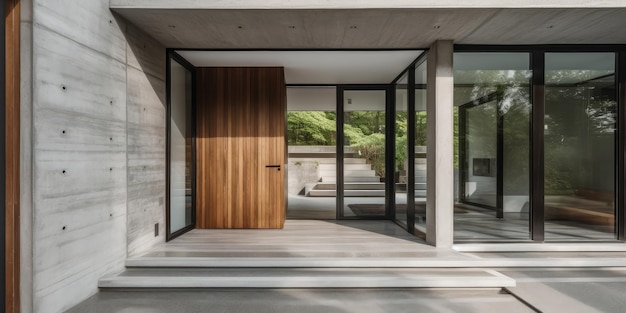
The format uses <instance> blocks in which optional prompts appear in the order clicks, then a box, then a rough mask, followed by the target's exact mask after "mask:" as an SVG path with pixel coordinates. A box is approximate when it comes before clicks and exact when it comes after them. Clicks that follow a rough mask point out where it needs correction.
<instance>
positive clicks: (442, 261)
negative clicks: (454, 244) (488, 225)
mask: <svg viewBox="0 0 626 313" xmlns="http://www.w3.org/2000/svg"><path fill="white" fill-rule="evenodd" d="M241 253H242V254H243V255H245V256H242V257H238V256H232V255H234V254H233V253H232V252H230V255H231V256H229V255H224V254H223V253H218V254H215V253H208V252H197V253H193V254H190V253H189V252H178V253H177V252H168V256H149V257H137V258H128V259H126V267H127V268H264V269H270V268H307V267H311V268H430V269H433V268H466V269H470V268H472V269H489V268H515V267H543V268H553V267H559V268H564V267H565V268H577V267H580V268H583V267H620V268H623V267H626V258H623V257H602V258H601V257H541V256H538V257H517V258H516V257H492V258H490V257H469V256H460V257H459V256H444V257H419V256H411V257H391V256H388V255H386V254H385V255H382V254H381V255H371V254H367V253H365V252H363V253H359V254H358V255H354V254H350V253H342V252H332V251H330V252H320V251H315V252H309V253H308V254H307V253H297V255H299V256H298V257H293V256H292V255H293V254H294V253H287V254H289V256H285V254H286V252H285V251H276V252H266V251H263V252H262V253H260V254H259V255H260V256H254V255H255V253H254V252H250V251H242V252H241ZM383 254H384V253H383ZM190 255H192V256H190ZM212 255H215V256H212Z"/></svg>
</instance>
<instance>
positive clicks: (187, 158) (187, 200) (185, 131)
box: [169, 60, 193, 234]
mask: <svg viewBox="0 0 626 313" xmlns="http://www.w3.org/2000/svg"><path fill="white" fill-rule="evenodd" d="M170 64H171V65H170V91H171V92H170V190H169V192H170V220H169V223H170V234H171V233H174V232H176V231H178V230H180V229H182V228H184V227H185V226H188V225H191V223H192V221H191V213H192V209H193V208H192V196H193V195H192V183H191V182H192V175H193V163H192V162H193V161H192V160H193V155H192V137H193V129H192V127H193V122H192V116H191V101H192V97H191V90H192V88H191V84H192V77H191V72H190V71H189V70H187V69H186V68H185V67H183V66H182V65H180V64H178V63H177V62H176V61H174V60H171V63H170Z"/></svg>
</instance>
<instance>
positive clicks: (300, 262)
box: [99, 220, 515, 289]
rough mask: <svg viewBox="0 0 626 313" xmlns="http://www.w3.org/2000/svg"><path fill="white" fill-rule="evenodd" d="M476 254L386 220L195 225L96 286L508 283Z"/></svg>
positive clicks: (510, 283)
mask: <svg viewBox="0 0 626 313" xmlns="http://www.w3.org/2000/svg"><path fill="white" fill-rule="evenodd" d="M475 259H476V258H475V257H473V256H470V255H463V254H462V253H459V252H455V251H453V250H451V249H437V248H434V247H432V246H429V245H426V244H425V243H424V242H423V241H421V240H420V239H419V238H416V237H414V236H412V235H410V234H408V233H407V232H406V231H404V230H403V229H402V228H400V227H399V226H397V225H396V224H394V223H392V222H389V221H314V220H287V222H286V224H285V228H284V229H276V230H269V229H263V230H249V229H247V230H237V229H227V230H226V229H224V230H217V229H211V230H207V229H196V230H193V231H191V232H189V233H187V234H185V235H183V236H181V237H180V238H177V239H174V240H172V241H170V242H168V243H164V244H162V245H160V246H158V247H156V248H154V249H153V250H152V251H150V252H148V253H146V254H145V255H143V256H140V257H137V258H130V259H128V260H127V261H126V266H127V268H128V269H127V271H126V272H124V273H122V274H120V275H117V276H112V277H104V278H102V279H101V280H100V282H99V286H100V287H101V288H108V289H111V288H113V289H115V288H250V287H255V288H430V287H445V288H452V287H464V288H465V287H469V288H474V287H480V288H493V287H495V288H501V287H512V286H514V285H515V282H514V281H513V280H512V279H510V278H508V277H506V276H504V275H501V274H499V273H497V272H495V271H492V270H489V269H484V268H480V267H475V268H466V265H467V264H469V263H471V262H473V261H474V260H475Z"/></svg>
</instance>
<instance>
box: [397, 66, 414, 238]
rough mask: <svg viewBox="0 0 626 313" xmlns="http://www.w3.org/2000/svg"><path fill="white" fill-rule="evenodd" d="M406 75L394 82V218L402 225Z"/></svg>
mask: <svg viewBox="0 0 626 313" xmlns="http://www.w3.org/2000/svg"><path fill="white" fill-rule="evenodd" d="M407 84H408V75H407V74H405V75H404V76H402V78H400V79H399V80H398V82H397V83H396V86H395V87H396V88H395V89H396V104H395V112H396V131H395V137H396V139H395V140H396V154H395V158H396V162H395V163H396V168H395V172H394V182H395V184H396V195H395V196H396V210H395V211H396V212H395V219H396V221H398V222H400V223H401V224H402V225H405V227H406V225H407V212H406V209H407V186H408V171H409V167H408V166H409V161H410V160H409V158H408V149H407V126H408V125H407V123H408V120H407V118H408V115H407V114H408V104H409V103H408V102H409V101H408V98H407V96H408V93H407V90H408V88H407V87H408V85H407Z"/></svg>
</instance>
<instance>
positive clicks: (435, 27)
mask: <svg viewBox="0 0 626 313" xmlns="http://www.w3.org/2000/svg"><path fill="white" fill-rule="evenodd" d="M433 28H434V29H439V28H441V26H440V25H435V26H433Z"/></svg>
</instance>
